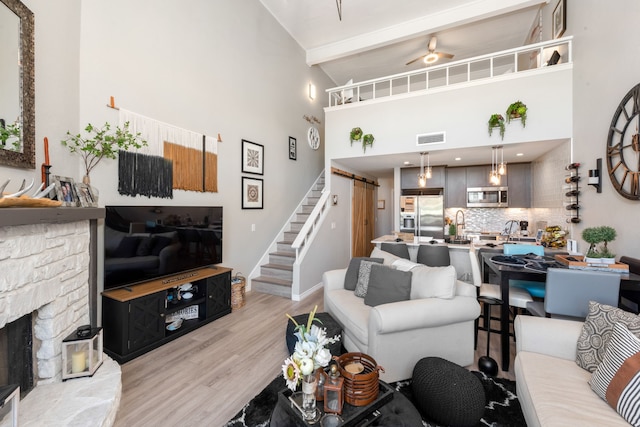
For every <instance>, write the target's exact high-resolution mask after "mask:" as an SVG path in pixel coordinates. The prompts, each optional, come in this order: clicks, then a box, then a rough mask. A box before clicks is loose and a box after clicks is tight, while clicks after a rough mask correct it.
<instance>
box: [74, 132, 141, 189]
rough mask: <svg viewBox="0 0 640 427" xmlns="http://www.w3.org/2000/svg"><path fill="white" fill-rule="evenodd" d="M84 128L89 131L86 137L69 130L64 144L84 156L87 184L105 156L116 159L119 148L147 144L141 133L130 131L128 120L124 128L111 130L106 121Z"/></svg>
mask: <svg viewBox="0 0 640 427" xmlns="http://www.w3.org/2000/svg"><path fill="white" fill-rule="evenodd" d="M84 130H85V132H86V133H87V135H86V136H84V137H83V136H82V135H80V134H77V135H72V134H71V133H70V132H68V131H67V139H64V140H62V145H64V146H65V147H67V148H69V151H71V152H72V153H78V154H80V156H81V157H82V160H83V161H84V168H85V176H84V177H83V178H82V182H84V183H85V184H89V182H90V179H89V173H91V170H92V169H93V168H94V167H96V165H97V164H98V163H100V160H102V159H103V158H107V159H115V158H116V156H117V155H118V150H128V149H129V148H131V147H135V148H140V147H142V146H143V145H147V141H145V140H144V139H142V138H141V137H140V133H137V134H135V135H134V134H132V133H131V132H129V122H126V123H125V124H124V125H123V126H122V128H120V127H118V126H116V127H115V129H114V130H111V125H110V124H109V123H105V124H104V126H102V127H101V128H98V127H95V126H93V125H92V124H91V123H89V124H88V125H87V127H85V128H84Z"/></svg>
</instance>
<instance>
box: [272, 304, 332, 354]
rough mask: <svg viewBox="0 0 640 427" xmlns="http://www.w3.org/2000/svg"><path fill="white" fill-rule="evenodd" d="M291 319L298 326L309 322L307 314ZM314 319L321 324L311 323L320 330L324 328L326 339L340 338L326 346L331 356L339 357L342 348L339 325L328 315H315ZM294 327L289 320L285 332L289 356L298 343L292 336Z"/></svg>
mask: <svg viewBox="0 0 640 427" xmlns="http://www.w3.org/2000/svg"><path fill="white" fill-rule="evenodd" d="M292 317H293V318H294V319H295V320H296V322H298V324H301V323H304V324H306V323H307V321H308V320H309V313H307V314H299V315H297V316H292ZM316 318H317V319H318V320H320V322H322V323H318V322H313V324H314V325H317V326H318V327H320V328H326V330H327V337H329V338H333V337H334V336H336V335H339V336H340V340H339V341H338V342H336V343H333V344H329V346H328V348H329V351H330V352H331V355H332V356H339V355H340V354H341V351H340V350H341V347H342V326H340V324H339V323H338V322H336V321H335V319H334V318H333V317H331V315H330V314H329V313H316ZM295 327H296V325H294V323H293V322H292V321H291V319H289V321H288V322H287V332H286V336H285V338H286V340H287V349H288V350H289V354H292V353H293V348H294V347H295V345H296V342H297V341H298V338H296V336H295V335H293V333H294V332H295Z"/></svg>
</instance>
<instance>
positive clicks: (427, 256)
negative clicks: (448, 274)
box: [417, 245, 451, 267]
mask: <svg viewBox="0 0 640 427" xmlns="http://www.w3.org/2000/svg"><path fill="white" fill-rule="evenodd" d="M417 261H418V262H419V263H420V264H424V265H428V266H429V267H446V266H449V265H451V258H450V257H449V247H448V246H445V245H420V247H419V248H418V256H417Z"/></svg>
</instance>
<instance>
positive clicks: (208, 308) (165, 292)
mask: <svg viewBox="0 0 640 427" xmlns="http://www.w3.org/2000/svg"><path fill="white" fill-rule="evenodd" d="M187 283H191V284H192V292H190V293H191V297H190V298H189V299H186V297H185V298H182V299H177V288H178V287H179V286H181V285H184V284H187ZM182 294H183V293H181V295H182ZM186 313H189V314H190V315H186ZM229 313H231V269H229V268H225V267H217V268H209V267H208V268H202V269H199V270H194V271H189V272H184V273H180V274H176V275H175V276H171V277H164V278H161V279H157V280H151V281H148V282H142V283H137V284H134V285H131V286H127V287H124V288H119V289H112V290H107V291H105V292H103V293H102V327H103V331H104V335H103V339H104V351H105V352H106V353H107V354H108V355H109V356H111V357H112V358H114V359H115V360H117V361H118V362H119V363H124V362H127V361H129V360H131V359H134V358H136V357H138V356H140V355H142V354H144V353H146V352H148V351H150V350H153V349H154V348H156V347H159V346H161V345H163V344H165V343H167V342H169V341H172V340H174V339H176V338H178V337H180V336H182V335H184V334H187V333H189V332H191V331H193V330H194V329H197V328H199V327H201V326H203V325H205V324H207V323H209V322H212V321H214V320H215V319H218V318H220V317H222V316H224V315H226V314H229ZM168 316H171V317H182V316H185V317H190V318H188V319H185V320H183V322H182V326H181V327H180V328H178V329H175V330H168V329H167V324H168V323H169V322H168V321H170V320H171V318H170V317H168ZM191 317H193V318H191Z"/></svg>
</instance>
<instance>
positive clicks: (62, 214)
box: [0, 207, 105, 326]
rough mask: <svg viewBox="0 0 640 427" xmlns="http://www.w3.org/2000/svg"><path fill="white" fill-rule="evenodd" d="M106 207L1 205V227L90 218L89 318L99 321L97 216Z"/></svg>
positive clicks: (95, 324) (93, 323) (101, 214)
mask: <svg viewBox="0 0 640 427" xmlns="http://www.w3.org/2000/svg"><path fill="white" fill-rule="evenodd" d="M104 216H105V209H104V208H70V207H59V208H1V209H0V227H7V226H9V227H10V226H18V225H33V224H61V223H65V222H77V221H89V238H90V243H89V318H90V321H91V325H93V326H97V324H98V323H97V322H98V219H101V218H104Z"/></svg>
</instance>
